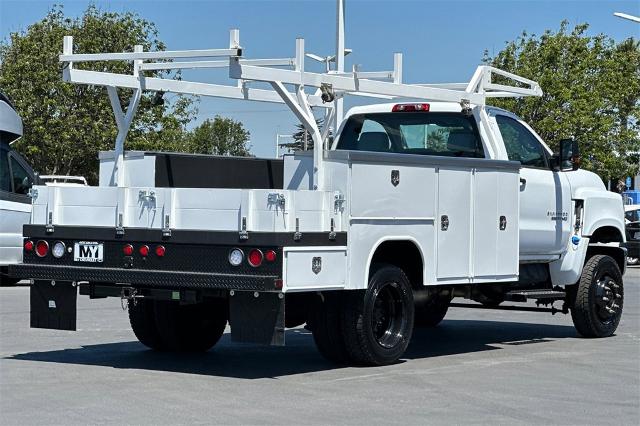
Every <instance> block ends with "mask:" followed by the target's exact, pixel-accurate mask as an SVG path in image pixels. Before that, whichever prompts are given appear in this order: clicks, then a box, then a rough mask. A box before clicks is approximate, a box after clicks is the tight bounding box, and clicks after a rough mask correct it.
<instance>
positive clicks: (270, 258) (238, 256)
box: [229, 248, 278, 268]
mask: <svg viewBox="0 0 640 426" xmlns="http://www.w3.org/2000/svg"><path fill="white" fill-rule="evenodd" d="M245 257H246V260H247V263H248V264H249V265H251V266H253V267H254V268H257V267H258V266H260V265H262V263H263V262H264V261H267V262H269V263H272V262H275V261H276V259H277V258H278V255H277V254H276V252H275V251H273V250H267V251H266V252H262V250H259V249H251V250H249V253H248V254H247V255H246V256H245V254H244V251H242V249H239V248H234V249H232V250H231V251H230V252H229V263H230V264H231V265H232V266H240V265H241V264H242V262H243V261H244V260H245Z"/></svg>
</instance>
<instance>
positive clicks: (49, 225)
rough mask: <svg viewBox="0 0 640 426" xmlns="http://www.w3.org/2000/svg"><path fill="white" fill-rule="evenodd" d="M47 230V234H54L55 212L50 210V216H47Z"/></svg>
mask: <svg viewBox="0 0 640 426" xmlns="http://www.w3.org/2000/svg"><path fill="white" fill-rule="evenodd" d="M45 232H46V233H47V234H53V212H51V211H50V212H49V216H48V218H47V226H46V227H45Z"/></svg>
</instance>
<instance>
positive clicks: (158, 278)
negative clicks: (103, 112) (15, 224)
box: [12, 20, 625, 365]
mask: <svg viewBox="0 0 640 426" xmlns="http://www.w3.org/2000/svg"><path fill="white" fill-rule="evenodd" d="M339 21H340V20H339ZM338 35H339V37H338V39H339V42H338V47H339V49H338V55H337V56H338V58H337V62H338V64H337V65H338V66H337V69H336V70H335V71H329V72H326V73H314V72H308V71H305V66H304V58H305V51H304V41H303V40H302V39H298V40H297V44H296V55H295V57H294V58H286V59H257V60H251V59H244V58H243V57H242V49H241V47H240V43H239V32H238V31H237V30H232V31H231V37H230V46H229V48H228V49H227V48H225V49H212V50H199V51H173V52H169V51H167V52H143V51H142V49H141V48H140V47H136V49H135V50H134V52H129V53H104V54H83V53H74V52H73V41H72V39H71V38H70V37H66V38H65V40H64V50H63V54H62V55H61V56H60V61H61V62H62V63H63V66H64V71H63V73H64V79H65V80H66V81H68V82H71V83H77V84H92V85H102V86H105V87H106V89H107V92H108V94H109V96H110V99H111V101H112V106H113V109H114V112H115V117H116V122H117V125H118V129H119V134H118V137H117V140H116V149H115V151H113V152H103V153H101V155H100V185H99V186H98V187H51V186H49V187H47V186H37V187H35V189H34V190H33V191H32V197H33V216H32V223H31V224H30V225H27V226H25V227H24V237H25V240H24V263H23V264H21V265H17V266H15V267H14V268H12V271H13V272H15V273H16V274H19V275H21V276H28V277H31V278H32V279H33V280H34V281H33V285H32V287H31V326H32V327H40V328H52V329H63V330H75V327H76V297H77V294H78V288H79V293H80V294H81V295H88V296H89V297H91V298H102V297H120V298H122V299H126V300H127V301H128V309H129V316H130V320H131V326H132V328H133V331H134V332H135V334H136V336H137V337H138V339H139V340H140V341H141V342H142V343H144V344H145V345H147V346H148V347H150V348H152V349H155V350H168V351H194V350H195V351H198V350H208V349H209V348H211V347H212V346H213V345H215V344H216V342H217V341H218V339H219V338H220V337H221V336H222V334H223V332H224V330H225V327H226V325H227V323H229V324H230V326H231V338H232V339H233V340H235V341H242V342H255V343H264V344H272V345H282V344H284V340H285V328H287V327H295V326H300V325H302V324H305V323H306V324H307V327H308V328H309V329H310V330H311V331H312V332H313V337H314V340H315V342H316V344H317V346H318V349H319V350H320V352H321V353H322V355H324V356H325V357H326V358H327V359H329V360H331V361H334V362H337V363H355V364H362V365H381V364H388V363H392V362H394V361H396V360H397V359H398V358H399V357H401V356H402V354H403V353H404V351H405V349H406V348H407V345H408V343H409V340H410V339H411V335H412V331H413V328H414V326H418V325H422V326H434V325H436V324H438V323H439V322H440V321H441V320H442V319H443V317H444V316H445V314H446V312H447V309H448V307H449V306H452V305H455V306H467V307H479V308H485V309H487V308H490V309H523V310H538V311H545V312H551V313H555V312H563V313H569V312H571V315H572V317H573V321H574V324H575V326H576V328H577V330H578V332H579V333H580V334H581V335H583V336H585V337H605V336H610V335H612V334H613V333H614V332H615V330H616V327H617V325H618V322H619V321H620V316H621V314H622V306H623V296H624V293H623V282H622V276H623V272H624V269H625V250H624V249H623V248H621V247H620V243H622V242H623V241H624V238H625V237H624V235H625V233H624V213H623V206H622V202H621V200H620V196H619V195H617V194H613V193H610V192H607V191H606V189H605V187H604V185H603V183H602V181H601V180H600V179H599V178H598V177H597V176H596V175H594V174H593V173H590V172H587V171H583V170H579V168H578V157H577V146H576V143H575V142H572V141H569V140H565V141H562V142H561V143H560V147H561V149H560V151H559V152H558V153H553V152H552V151H551V150H550V149H549V148H548V146H547V145H546V144H545V143H544V141H542V140H541V138H540V137H539V136H538V135H537V134H536V133H535V132H534V131H533V129H532V128H531V127H530V126H529V125H527V124H526V123H524V122H523V121H522V120H520V119H519V118H518V117H516V116H515V115H513V114H511V113H509V112H507V111H504V110H501V109H497V108H492V107H489V106H487V105H486V101H487V99H488V98H491V97H520V96H540V95H541V94H542V91H541V89H540V87H539V86H538V84H537V83H536V82H534V81H531V80H527V79H525V78H522V77H519V76H516V75H513V74H510V73H507V72H504V71H501V70H498V69H495V68H492V67H489V66H480V67H478V69H477V70H476V72H475V74H474V75H473V77H472V79H471V81H470V82H469V83H465V84H460V83H455V84H433V85H432V84H404V83H402V57H401V55H400V54H396V55H395V61H394V70H393V71H384V72H362V71H360V70H358V69H354V70H353V71H351V72H344V71H343V70H342V69H340V68H341V67H343V63H342V61H343V58H342V57H341V56H342V54H343V53H344V44H343V43H342V44H341V42H340V39H341V34H340V31H339V34H338ZM213 57H223V59H222V60H220V59H218V60H212V58H213ZM195 58H198V59H197V60H196V59H195ZM176 59H179V60H180V61H176ZM110 60H117V61H118V60H119V61H131V63H132V64H133V73H132V74H131V75H121V74H114V73H107V72H103V71H91V70H87V69H86V67H85V68H82V69H79V68H77V67H76V64H77V63H80V62H91V61H110ZM167 60H171V61H167ZM219 67H228V68H229V75H230V77H231V78H234V79H237V81H238V84H237V86H224V85H216V84H210V83H199V82H191V81H187V80H181V81H175V80H168V79H162V78H157V77H147V76H145V72H146V71H149V70H158V69H189V68H219ZM254 82H262V83H263V84H262V86H264V83H268V84H269V85H270V86H271V88H272V89H273V90H271V89H266V88H264V87H260V86H258V88H256V87H255V86H253V87H252V85H253V83H254ZM116 88H128V89H132V91H133V95H132V97H131V99H130V101H129V104H128V108H127V109H126V111H123V109H122V106H121V101H120V99H119V98H118V93H117V92H116ZM309 89H314V90H315V91H309ZM143 90H148V91H156V92H175V93H187V94H196V95H202V96H217V97H224V98H235V99H245V100H253V101H263V102H280V103H284V104H286V105H287V106H288V107H289V108H290V109H291V110H292V111H293V112H294V114H295V115H296V117H297V118H298V119H299V120H300V122H302V123H303V124H304V126H305V128H306V129H307V130H308V131H309V133H310V135H311V137H312V139H313V142H314V147H315V149H314V150H313V151H312V152H311V151H307V152H297V153H295V154H293V155H286V156H284V159H283V160H281V159H255V158H233V157H216V156H203V155H188V154H172V153H154V152H127V151H125V150H124V140H125V136H126V133H127V130H128V128H129V125H130V123H131V119H132V117H133V114H134V113H135V110H136V107H137V104H138V102H139V100H140V94H141V92H142V91H143ZM347 95H355V96H361V97H368V98H378V99H385V101H384V102H385V103H382V104H376V105H369V106H359V107H354V108H352V109H351V110H350V111H349V112H348V113H347V114H346V115H345V117H344V118H342V100H343V98H344V97H345V96H347ZM407 99H410V100H407ZM314 107H315V108H321V109H323V110H325V111H326V113H325V123H326V125H325V126H324V128H322V129H320V128H318V126H317V125H316V121H315V116H314V114H313V111H312V108H314ZM331 123H336V124H334V126H335V129H337V131H336V132H335V138H330V137H329V135H330V133H331V132H330V126H331V125H332V124H331ZM454 297H463V298H466V299H470V300H473V301H475V302H479V303H465V304H453V303H452V302H451V301H452V298H454ZM528 300H535V301H537V302H538V306H537V307H533V306H522V305H520V306H519V305H509V304H508V305H507V306H505V305H501V304H502V303H505V302H526V301H528ZM554 303H559V305H558V306H557V307H556V306H554ZM540 305H543V306H540Z"/></svg>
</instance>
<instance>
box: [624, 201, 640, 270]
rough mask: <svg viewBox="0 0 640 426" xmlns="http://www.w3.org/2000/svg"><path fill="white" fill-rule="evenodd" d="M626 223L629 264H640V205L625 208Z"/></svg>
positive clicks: (626, 245)
mask: <svg viewBox="0 0 640 426" xmlns="http://www.w3.org/2000/svg"><path fill="white" fill-rule="evenodd" d="M624 222H625V229H626V233H627V242H626V243H625V245H624V246H625V247H626V248H627V264H628V265H637V264H638V263H639V262H640V204H631V205H625V206H624Z"/></svg>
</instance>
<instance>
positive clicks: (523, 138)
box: [496, 115, 547, 168]
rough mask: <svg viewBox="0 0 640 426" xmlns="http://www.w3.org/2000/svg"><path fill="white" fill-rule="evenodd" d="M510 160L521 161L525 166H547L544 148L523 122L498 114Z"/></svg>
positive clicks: (497, 120) (497, 119)
mask: <svg viewBox="0 0 640 426" xmlns="http://www.w3.org/2000/svg"><path fill="white" fill-rule="evenodd" d="M496 122H497V123H498V128H499V129H500V133H501V134H502V140H503V141H504V145H505V148H506V149H507V156H508V157H509V160H512V161H519V162H520V163H522V165H523V166H525V167H540V168H547V157H546V155H545V153H544V148H543V147H542V145H541V144H540V142H539V141H538V139H536V137H535V136H534V135H533V134H532V133H531V132H530V131H529V130H528V129H527V128H526V127H524V126H523V125H522V124H520V123H518V121H516V120H514V119H513V118H510V117H505V116H503V115H498V116H496Z"/></svg>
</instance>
